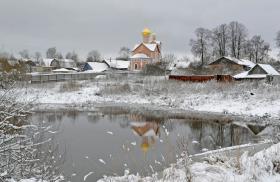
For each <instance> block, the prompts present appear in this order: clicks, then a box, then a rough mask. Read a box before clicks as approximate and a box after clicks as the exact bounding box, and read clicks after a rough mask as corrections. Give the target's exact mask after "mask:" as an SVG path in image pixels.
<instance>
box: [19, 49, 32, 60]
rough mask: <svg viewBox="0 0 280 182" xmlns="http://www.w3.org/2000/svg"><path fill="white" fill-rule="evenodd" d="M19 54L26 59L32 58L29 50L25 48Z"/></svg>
mask: <svg viewBox="0 0 280 182" xmlns="http://www.w3.org/2000/svg"><path fill="white" fill-rule="evenodd" d="M19 55H20V56H21V57H22V58H24V59H29V58H30V55H29V51H28V50H27V49H24V50H22V51H20V52H19Z"/></svg>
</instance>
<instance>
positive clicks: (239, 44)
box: [228, 21, 247, 59]
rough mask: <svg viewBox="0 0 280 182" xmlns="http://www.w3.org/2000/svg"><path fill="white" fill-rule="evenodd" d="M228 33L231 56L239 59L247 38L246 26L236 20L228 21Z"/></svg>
mask: <svg viewBox="0 0 280 182" xmlns="http://www.w3.org/2000/svg"><path fill="white" fill-rule="evenodd" d="M228 35H229V40H230V41H229V47H230V52H231V56H233V57H235V58H237V59H240V58H241V56H242V55H241V52H242V48H243V45H244V43H245V42H246V38H247V28H246V27H245V26H244V25H243V24H241V23H239V22H237V21H233V22H230V23H229V25H228Z"/></svg>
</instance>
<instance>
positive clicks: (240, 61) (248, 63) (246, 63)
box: [210, 56, 256, 68]
mask: <svg viewBox="0 0 280 182" xmlns="http://www.w3.org/2000/svg"><path fill="white" fill-rule="evenodd" d="M221 58H225V59H228V60H230V61H232V62H234V63H236V64H239V65H243V66H247V67H250V68H252V67H254V66H255V65H256V64H255V63H253V62H252V61H250V60H246V59H237V58H234V57H230V56H223V57H221ZM221 58H219V59H221ZM219 59H217V60H219ZM217 60H215V61H213V62H212V63H214V62H216V61H217ZM212 63H210V64H212Z"/></svg>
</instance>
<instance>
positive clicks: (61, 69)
mask: <svg viewBox="0 0 280 182" xmlns="http://www.w3.org/2000/svg"><path fill="white" fill-rule="evenodd" d="M52 71H53V72H59V73H65V72H67V73H71V72H74V71H73V70H68V69H66V68H60V69H55V70H52Z"/></svg>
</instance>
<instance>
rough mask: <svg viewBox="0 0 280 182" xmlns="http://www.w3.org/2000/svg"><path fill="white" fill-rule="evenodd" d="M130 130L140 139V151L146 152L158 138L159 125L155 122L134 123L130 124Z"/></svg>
mask: <svg viewBox="0 0 280 182" xmlns="http://www.w3.org/2000/svg"><path fill="white" fill-rule="evenodd" d="M130 125H131V129H132V131H133V133H134V134H135V135H136V136H139V137H141V138H142V142H141V145H140V147H141V149H142V151H143V152H145V153H146V152H147V151H148V150H149V148H150V147H151V146H152V145H154V144H155V142H156V140H157V139H158V138H159V136H160V124H159V122H157V121H148V122H141V121H134V122H131V123H130Z"/></svg>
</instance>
